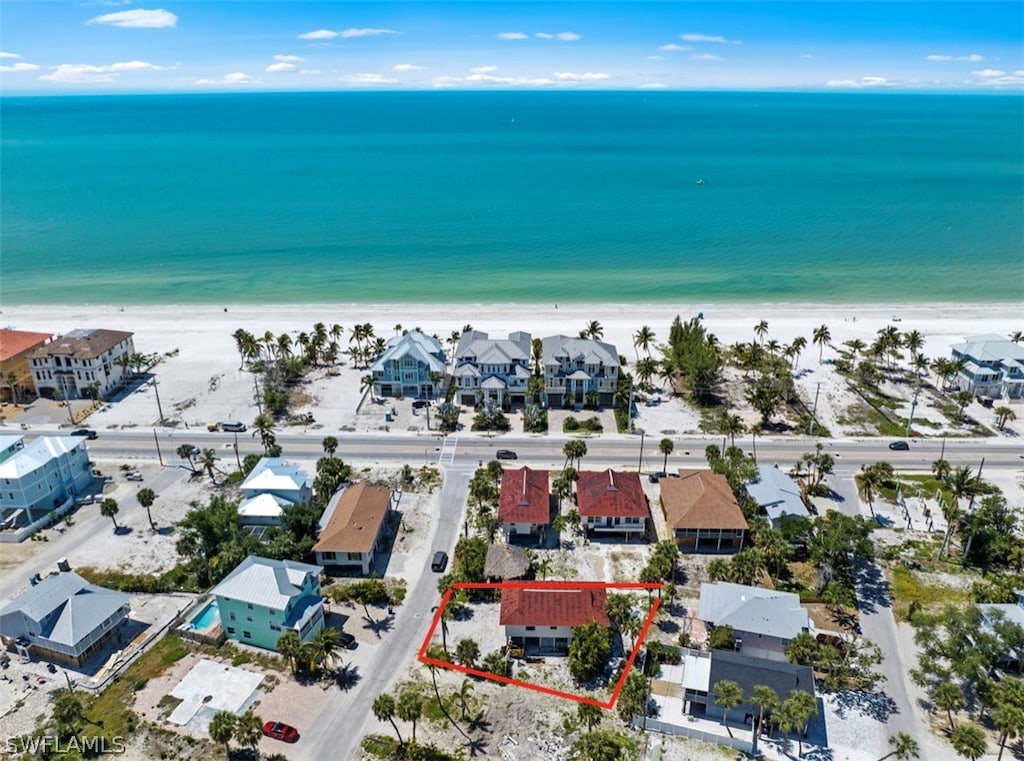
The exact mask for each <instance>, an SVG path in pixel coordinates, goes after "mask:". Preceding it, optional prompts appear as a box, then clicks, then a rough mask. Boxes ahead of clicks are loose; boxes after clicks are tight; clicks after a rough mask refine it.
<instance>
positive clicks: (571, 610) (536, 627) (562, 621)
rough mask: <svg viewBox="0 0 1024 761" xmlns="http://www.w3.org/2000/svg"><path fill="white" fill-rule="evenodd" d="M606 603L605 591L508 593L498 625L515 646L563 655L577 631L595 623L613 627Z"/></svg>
mask: <svg viewBox="0 0 1024 761" xmlns="http://www.w3.org/2000/svg"><path fill="white" fill-rule="evenodd" d="M606 600H607V590H606V589H604V588H603V587H595V588H587V587H584V588H581V589H554V588H548V587H538V588H535V589H534V588H522V587H516V588H511V589H504V590H502V593H501V612H500V614H499V618H498V622H499V623H500V624H501V625H502V626H504V627H505V637H506V638H507V640H508V641H509V642H510V643H512V644H515V645H519V646H522V647H527V648H539V649H541V650H548V651H550V650H557V651H561V650H565V649H566V648H568V646H569V644H570V643H571V642H572V630H573V628H574V627H577V626H583V625H585V624H589V623H591V622H597V623H599V624H601V626H611V622H610V621H609V619H608V614H607V612H605V602H606Z"/></svg>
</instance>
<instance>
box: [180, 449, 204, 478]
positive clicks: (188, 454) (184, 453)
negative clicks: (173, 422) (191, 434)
mask: <svg viewBox="0 0 1024 761" xmlns="http://www.w3.org/2000/svg"><path fill="white" fill-rule="evenodd" d="M195 450H196V448H195V447H194V446H192V445H191V444H182V445H180V446H179V447H178V448H177V449H175V450H174V452H175V454H177V455H178V457H180V458H181V459H183V460H188V466H189V468H191V469H192V475H193V476H194V475H196V474H197V473H198V472H199V471H197V470H196V464H195V462H194V461H193V459H192V458H193V457H194V456H195Z"/></svg>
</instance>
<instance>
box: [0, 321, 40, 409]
mask: <svg viewBox="0 0 1024 761" xmlns="http://www.w3.org/2000/svg"><path fill="white" fill-rule="evenodd" d="M52 338H53V336H52V335H51V334H50V333H32V332H30V331H27V330H11V329H9V328H2V329H0V383H2V385H0V399H2V400H3V401H5V402H15V403H21V401H22V400H23V399H24V397H25V394H26V392H29V393H34V392H35V384H34V383H33V382H32V369H31V367H30V366H29V355H30V354H31V353H32V352H34V351H35V350H36V349H39V348H42V347H43V346H45V345H46V344H48V343H49V342H50V341H51V340H52Z"/></svg>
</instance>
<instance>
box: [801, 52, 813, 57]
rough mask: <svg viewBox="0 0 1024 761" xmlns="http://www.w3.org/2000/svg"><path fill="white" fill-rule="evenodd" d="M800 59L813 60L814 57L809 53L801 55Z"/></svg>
mask: <svg viewBox="0 0 1024 761" xmlns="http://www.w3.org/2000/svg"><path fill="white" fill-rule="evenodd" d="M800 57H801V58H814V56H813V55H811V54H810V53H801V54H800Z"/></svg>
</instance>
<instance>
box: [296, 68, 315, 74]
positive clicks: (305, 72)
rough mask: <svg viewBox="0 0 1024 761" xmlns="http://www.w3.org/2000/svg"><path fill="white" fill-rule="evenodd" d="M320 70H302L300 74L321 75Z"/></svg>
mask: <svg viewBox="0 0 1024 761" xmlns="http://www.w3.org/2000/svg"><path fill="white" fill-rule="evenodd" d="M319 73H320V69H302V70H300V71H299V74H319Z"/></svg>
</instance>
